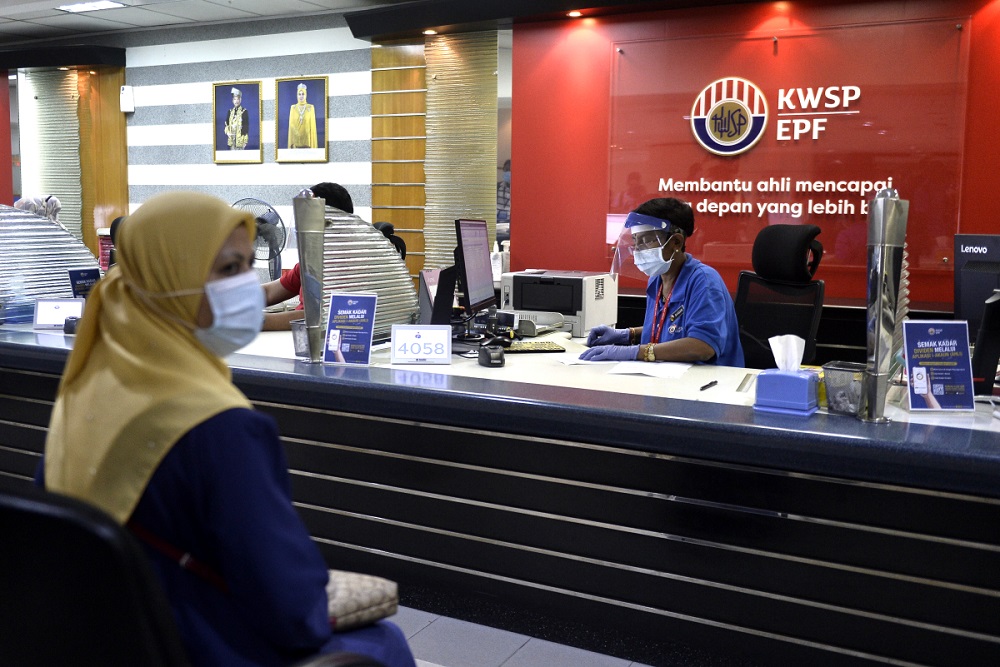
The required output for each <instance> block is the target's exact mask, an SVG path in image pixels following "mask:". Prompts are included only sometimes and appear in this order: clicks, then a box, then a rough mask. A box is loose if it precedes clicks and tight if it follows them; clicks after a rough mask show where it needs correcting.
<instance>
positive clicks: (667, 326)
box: [642, 255, 744, 367]
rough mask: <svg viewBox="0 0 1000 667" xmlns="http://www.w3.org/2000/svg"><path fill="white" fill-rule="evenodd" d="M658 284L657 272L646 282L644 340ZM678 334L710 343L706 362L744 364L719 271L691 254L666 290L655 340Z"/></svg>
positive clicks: (649, 332) (732, 308) (649, 338)
mask: <svg viewBox="0 0 1000 667" xmlns="http://www.w3.org/2000/svg"><path fill="white" fill-rule="evenodd" d="M662 284H663V283H662V281H661V280H660V276H653V277H652V278H650V279H649V283H648V284H647V285H646V319H645V321H644V322H643V323H642V343H644V344H645V343H649V342H651V341H652V337H653V326H654V318H655V316H656V314H657V301H658V300H659V298H660V287H661V285H662ZM678 338H697V339H698V340H700V341H704V342H706V343H708V344H709V345H711V346H712V349H713V350H715V357H714V358H713V359H712V360H710V361H708V362H707V363H710V364H718V365H719V366H737V367H743V365H744V362H743V347H742V346H741V345H740V327H739V324H738V323H737V321H736V307H735V306H734V305H733V298H732V297H731V296H730V295H729V290H728V289H726V284H725V283H724V282H723V281H722V276H720V275H719V272H718V271H716V270H715V269H713V268H712V267H710V266H708V265H707V264H703V263H702V262H700V261H698V260H697V259H695V258H694V257H692V256H691V255H687V259H686V260H685V261H684V264H683V265H682V266H681V271H680V273H679V274H678V275H677V280H676V282H675V283H674V288H673V291H672V292H671V293H670V304H669V306H668V307H667V315H666V320H665V321H664V323H663V330H662V331H661V332H660V340H659V341H658V342H660V343H665V342H667V341H668V340H677V339H678Z"/></svg>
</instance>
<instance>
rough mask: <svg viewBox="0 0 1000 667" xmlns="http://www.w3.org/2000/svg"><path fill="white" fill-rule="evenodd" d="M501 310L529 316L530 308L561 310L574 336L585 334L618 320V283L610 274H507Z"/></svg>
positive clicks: (583, 272)
mask: <svg viewBox="0 0 1000 667" xmlns="http://www.w3.org/2000/svg"><path fill="white" fill-rule="evenodd" d="M500 310H513V311H515V312H517V313H522V311H529V312H528V313H523V314H522V317H525V316H528V317H530V311H536V312H537V311H545V312H553V313H561V314H562V315H563V318H564V319H565V321H566V323H567V324H570V325H572V327H573V329H572V335H573V336H575V337H582V336H586V335H587V332H588V331H590V329H591V328H593V327H596V326H598V325H600V324H607V325H610V326H614V325H615V324H616V323H617V321H618V282H617V281H616V280H615V277H614V276H612V275H611V274H610V273H595V272H589V271H543V270H539V269H529V270H527V271H516V272H513V273H504V274H503V275H502V276H501V280H500Z"/></svg>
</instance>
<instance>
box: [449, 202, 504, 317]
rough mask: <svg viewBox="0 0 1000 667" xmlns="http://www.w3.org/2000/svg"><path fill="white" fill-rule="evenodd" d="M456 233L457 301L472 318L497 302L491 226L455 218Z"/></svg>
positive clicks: (476, 221)
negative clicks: (490, 234)
mask: <svg viewBox="0 0 1000 667" xmlns="http://www.w3.org/2000/svg"><path fill="white" fill-rule="evenodd" d="M455 236H456V238H457V239H458V245H457V246H456V247H455V269H456V270H457V279H458V288H459V295H458V303H459V305H460V306H462V308H464V309H465V313H466V316H467V317H470V318H471V317H473V316H475V314H476V313H478V312H479V311H481V310H484V309H486V308H489V307H490V306H494V305H496V302H497V299H496V291H494V288H493V263H492V261H491V260H490V236H489V229H488V228H487V226H486V221H485V220H456V221H455Z"/></svg>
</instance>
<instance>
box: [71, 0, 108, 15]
mask: <svg viewBox="0 0 1000 667" xmlns="http://www.w3.org/2000/svg"><path fill="white" fill-rule="evenodd" d="M124 6H125V5H123V4H122V3H120V2H111V0H96V2H78V3H76V4H75V5H61V6H59V7H57V8H56V9H61V10H62V11H64V12H70V13H73V14H78V13H80V12H96V11H97V10H99V9H116V8H118V7H124Z"/></svg>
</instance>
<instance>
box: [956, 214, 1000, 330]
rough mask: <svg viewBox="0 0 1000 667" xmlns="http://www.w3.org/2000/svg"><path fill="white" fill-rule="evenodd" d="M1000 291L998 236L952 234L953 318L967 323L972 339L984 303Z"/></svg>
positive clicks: (980, 318) (999, 235)
mask: <svg viewBox="0 0 1000 667" xmlns="http://www.w3.org/2000/svg"><path fill="white" fill-rule="evenodd" d="M996 289H1000V234H956V235H955V319H956V320H966V321H967V322H968V323H969V337H970V338H971V339H972V340H975V337H976V335H977V334H978V332H979V325H980V322H981V321H982V316H983V303H984V302H985V301H986V299H988V298H989V297H990V296H992V295H993V290H996Z"/></svg>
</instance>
